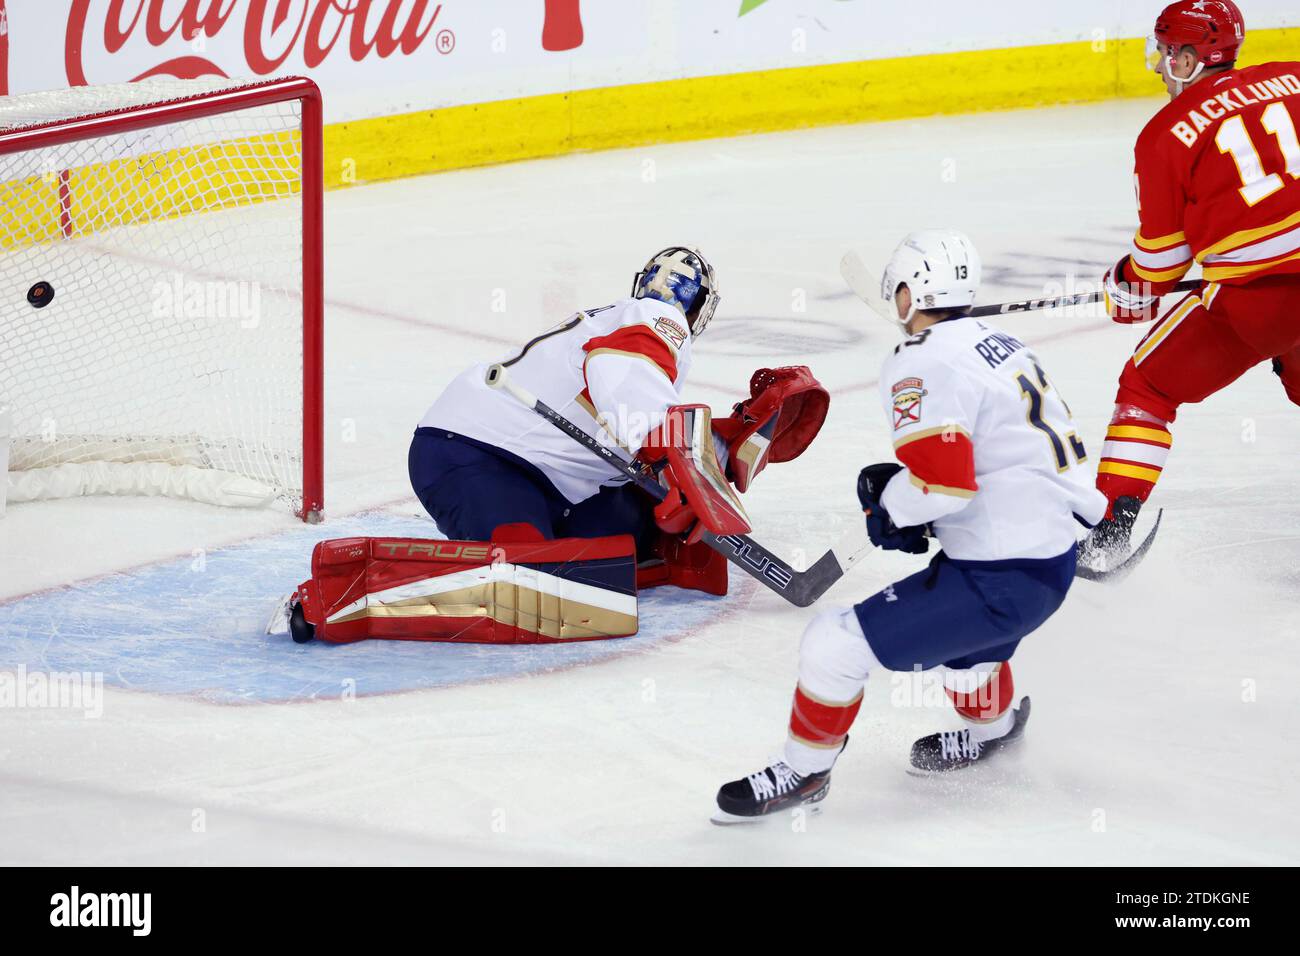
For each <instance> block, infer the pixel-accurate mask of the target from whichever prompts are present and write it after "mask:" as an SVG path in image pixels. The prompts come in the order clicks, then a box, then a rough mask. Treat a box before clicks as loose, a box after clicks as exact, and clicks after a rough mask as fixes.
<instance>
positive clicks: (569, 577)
mask: <svg viewBox="0 0 1300 956" xmlns="http://www.w3.org/2000/svg"><path fill="white" fill-rule="evenodd" d="M311 564H312V576H311V580H309V581H306V582H305V583H303V584H302V585H300V586H299V588H298V600H299V601H300V602H301V603H302V607H303V614H304V616H305V617H306V619H307V621H308V622H309V623H311V624H313V625H315V628H316V636H317V637H318V638H320V639H321V640H325V641H331V642H334V643H348V642H352V641H360V640H365V639H366V638H372V637H375V638H387V639H391V640H408V641H459V642H468V643H483V644H547V643H560V642H567V641H590V640H600V639H602V638H611V637H628V636H631V635H633V634H635V633H636V631H637V596H636V556H635V549H634V545H633V541H632V537H631V536H630V535H618V536H615V537H609V538H585V539H584V538H563V539H559V540H555V541H510V542H506V541H495V542H485V541H429V540H422V539H418V538H341V539H335V540H331V541H322V542H320V543H319V544H317V545H316V548H315V550H314V551H313V552H312V562H311Z"/></svg>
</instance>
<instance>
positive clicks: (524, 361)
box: [420, 298, 691, 504]
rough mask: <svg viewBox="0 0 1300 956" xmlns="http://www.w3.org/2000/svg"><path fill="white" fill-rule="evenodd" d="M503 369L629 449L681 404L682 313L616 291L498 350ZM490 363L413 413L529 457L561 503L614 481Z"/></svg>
mask: <svg viewBox="0 0 1300 956" xmlns="http://www.w3.org/2000/svg"><path fill="white" fill-rule="evenodd" d="M501 361H511V362H512V364H511V365H510V375H511V377H512V378H514V379H515V381H517V382H518V383H519V384H520V385H521V386H523V387H524V388H525V389H527V390H528V391H530V392H532V393H533V394H534V395H536V396H537V397H538V398H539V399H540V400H541V401H543V402H545V403H546V404H547V405H549V406H550V407H551V408H553V409H555V410H556V411H557V412H559V413H560V414H561V415H563V416H564V417H565V418H567V419H569V421H571V422H573V423H574V424H576V425H577V426H578V427H580V428H581V429H583V431H585V432H587V434H589V435H592V436H594V437H595V438H596V439H597V440H598V441H599V442H600V443H601V444H603V445H605V446H606V447H611V448H615V447H616V448H620V449H621V450H622V451H623V452H624V453H626V454H635V453H636V452H637V450H638V449H639V448H640V447H641V444H642V442H643V441H644V440H645V437H646V435H647V434H648V433H649V432H651V431H652V430H653V429H655V428H656V427H658V426H659V425H661V424H663V422H664V419H665V417H666V414H667V411H668V409H669V407H671V406H673V405H677V404H680V402H681V391H682V387H683V385H684V383H685V380H686V374H687V372H688V371H689V369H690V364H691V333H690V328H689V326H688V324H687V321H686V318H685V317H684V316H683V315H682V314H681V312H679V311H677V309H675V308H674V307H673V306H671V305H667V304H665V303H663V302H660V301H658V300H656V299H630V298H629V299H620V300H618V301H617V302H615V303H614V304H613V305H608V306H605V307H603V308H599V309H590V310H588V311H586V312H579V313H578V314H577V315H575V316H573V317H572V318H571V319H569V320H568V321H567V322H565V323H563V324H562V325H560V326H557V327H556V328H554V329H552V330H551V331H549V332H547V333H545V334H543V335H540V336H538V337H537V338H535V339H533V340H532V341H531V342H529V343H528V344H527V345H526V346H525V347H524V348H523V350H522V351H520V352H517V353H515V354H514V355H510V356H504V357H503V358H502V359H501ZM489 364H490V363H486V362H485V363H480V364H478V365H475V366H473V367H472V368H469V369H467V370H466V371H464V372H462V373H461V374H460V375H458V376H457V377H456V378H455V379H454V380H453V381H452V383H451V384H450V385H448V386H447V388H446V389H445V390H444V391H443V393H442V394H441V395H440V396H439V397H438V400H437V401H435V402H434V403H433V406H432V407H431V408H430V409H429V410H428V411H427V412H426V413H425V415H424V418H423V419H422V420H421V421H420V426H421V427H428V428H438V429H444V430H446V431H449V432H455V433H456V434H459V435H464V436H465V437H466V438H472V439H474V440H476V441H480V442H484V443H485V444H488V445H492V446H494V447H496V448H502V449H504V450H506V451H509V452H511V453H513V454H515V455H518V456H519V457H520V458H523V459H525V460H527V461H529V462H531V463H532V464H534V465H536V466H537V467H538V468H539V469H540V470H541V472H542V473H543V474H544V475H546V477H547V478H548V479H550V481H551V483H552V484H553V485H555V488H556V490H557V491H559V492H560V494H562V495H563V496H564V497H565V498H567V499H568V500H569V501H570V502H573V503H575V504H576V503H577V502H579V501H582V500H584V499H586V498H589V497H591V496H592V495H594V494H595V493H596V492H597V491H598V490H599V489H600V486H601V485H602V484H612V483H615V482H621V481H623V480H624V479H622V477H621V476H618V475H617V474H616V473H615V472H614V471H613V469H611V468H610V466H609V465H608V464H606V463H605V462H603V461H601V460H600V459H599V458H597V457H596V456H595V455H593V454H592V453H591V452H590V451H588V450H587V449H586V448H584V447H583V446H581V445H580V444H578V443H577V442H575V441H574V440H573V439H572V438H569V437H568V436H567V435H565V434H564V433H563V432H561V431H560V430H559V429H557V428H555V426H553V425H551V424H550V423H549V422H547V421H545V420H544V419H542V418H540V417H539V416H538V415H537V414H536V413H535V412H533V411H532V410H531V409H528V408H525V407H524V406H523V405H521V404H519V402H517V401H516V400H515V399H513V398H511V397H510V396H509V395H508V394H506V393H505V392H503V391H498V390H495V389H491V388H489V387H488V386H487V385H486V384H485V382H484V376H485V375H486V374H487V369H488V367H489Z"/></svg>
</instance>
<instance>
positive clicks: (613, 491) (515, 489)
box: [407, 428, 655, 554]
mask: <svg viewBox="0 0 1300 956" xmlns="http://www.w3.org/2000/svg"><path fill="white" fill-rule="evenodd" d="M407 467H408V468H409V470H410V475H411V487H412V488H413V489H414V490H415V494H416V496H417V497H418V498H419V499H420V503H421V504H422V505H424V510H425V511H427V512H429V514H430V516H432V518H433V520H434V521H435V522H436V523H437V525H438V530H439V531H441V532H442V533H443V534H445V535H446V536H447V537H448V538H450V539H451V540H453V541H487V540H489V539H491V537H492V532H493V531H494V530H496V528H497V527H499V526H500V525H503V524H516V523H527V524H531V525H532V526H533V527H534V528H536V529H537V530H538V531H540V532H541V533H542V535H543V537H546V538H603V537H606V536H608V535H615V534H630V535H633V536H635V537H636V539H637V551H638V552H639V553H643V554H644V553H648V550H649V546H650V543H651V542H652V540H653V537H654V532H655V526H654V516H653V514H652V513H651V509H652V508H653V506H654V502H652V501H651V500H650V499H649V498H648V497H647V496H646V495H644V494H643V493H641V492H640V491H638V490H637V489H636V488H635V487H634V486H632V485H619V486H616V487H609V488H602V489H600V491H599V492H597V493H596V494H594V495H592V496H591V497H590V498H587V499H586V500H584V501H581V502H579V503H578V504H572V503H570V502H569V501H568V500H567V499H566V498H565V497H564V496H563V495H561V494H560V493H559V492H558V491H557V490H556V489H555V486H554V485H553V484H551V482H550V479H548V478H547V477H546V476H545V475H544V474H542V472H541V471H540V470H539V469H538V468H537V467H535V466H534V465H532V464H530V463H529V462H527V461H525V460H524V459H522V458H520V457H519V456H518V455H514V454H511V453H510V452H508V451H505V450H504V449H501V448H496V447H494V446H492V445H488V444H485V443H483V442H479V441H475V440H474V439H472V438H466V437H465V436H463V435H457V434H455V433H454V432H448V431H443V430H441V429H433V428H417V429H416V431H415V437H414V438H413V439H412V440H411V451H410V454H409V455H408V458H407Z"/></svg>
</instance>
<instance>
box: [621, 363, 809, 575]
mask: <svg viewBox="0 0 1300 956" xmlns="http://www.w3.org/2000/svg"><path fill="white" fill-rule="evenodd" d="M749 392H750V394H749V398H747V399H745V400H744V401H741V402H738V403H737V404H736V405H735V407H734V408H733V409H732V413H731V415H730V416H728V417H727V418H724V419H721V420H719V421H713V420H712V415H711V412H710V410H709V408H708V406H706V405H677V406H674V407H673V408H670V409H669V410H668V416H667V418H666V419H665V421H664V424H663V425H661V426H660V427H659V428H657V429H655V430H654V431H653V432H651V433H650V435H649V436H647V438H646V441H645V444H644V445H642V447H641V451H640V453H639V454H638V456H637V459H638V461H640V462H641V463H643V464H644V465H645V466H646V467H648V468H649V469H650V470H651V471H652V472H653V473H654V474H656V475H657V476H658V478H659V482H660V484H662V485H663V486H664V488H665V489H666V490H667V492H668V494H667V495H666V496H665V498H664V500H663V501H661V502H660V503H659V504H658V505H656V506H655V508H654V518H655V523H656V525H657V526H658V528H659V530H660V532H661V535H660V538H659V541H658V545H657V549H656V550H657V551H658V552H659V554H660V555H661V556H662V558H663V564H662V565H654V564H652V565H649V566H643V567H642V569H641V576H640V579H639V580H640V583H641V586H642V587H652V586H654V585H657V584H675V585H677V586H678V587H685V588H692V589H695V590H699V591H704V592H706V593H710V594H726V593H727V561H726V558H725V557H723V556H722V555H721V554H720V553H719V552H718V551H716V550H714V549H713V548H711V547H709V546H708V545H706V544H702V543H700V539H701V537H702V536H703V534H704V532H705V531H709V532H712V533H713V534H715V535H719V536H724V537H725V536H727V535H737V534H746V533H748V532H749V531H750V530H751V528H750V525H749V519H748V517H747V516H746V515H745V509H744V506H743V505H742V504H741V503H740V499H739V498H738V497H737V494H736V492H744V491H747V490H748V489H749V486H750V484H751V483H752V482H753V481H754V479H755V478H756V477H757V476H758V474H759V473H760V472H761V471H762V470H763V469H764V468H766V467H767V465H768V464H769V463H771V462H776V463H780V462H787V461H792V460H794V459H795V458H798V457H799V456H800V455H802V454H803V453H804V451H805V450H807V448H808V446H809V445H810V444H812V441H813V439H814V438H816V437H817V433H818V432H819V431H820V430H821V427H822V423H823V422H824V421H825V420H826V413H827V411H828V409H829V408H830V396H829V394H828V393H827V391H826V389H825V388H823V387H822V385H821V383H820V382H818V381H817V379H815V378H814V377H813V375H812V372H811V370H809V369H808V367H807V366H803V365H799V366H791V367H787V368H777V369H770V368H763V369H759V370H758V371H756V372H755V373H754V374H753V376H752V377H751V378H750V382H749Z"/></svg>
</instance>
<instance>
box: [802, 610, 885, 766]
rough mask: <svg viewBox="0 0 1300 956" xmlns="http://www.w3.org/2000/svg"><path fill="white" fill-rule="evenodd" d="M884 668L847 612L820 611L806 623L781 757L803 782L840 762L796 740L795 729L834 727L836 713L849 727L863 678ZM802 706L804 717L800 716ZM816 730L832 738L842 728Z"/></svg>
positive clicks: (833, 752)
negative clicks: (802, 725)
mask: <svg viewBox="0 0 1300 956" xmlns="http://www.w3.org/2000/svg"><path fill="white" fill-rule="evenodd" d="M883 668H884V665H883V664H881V663H880V661H879V660H878V659H877V658H876V655H875V653H874V652H873V651H872V650H871V645H870V644H868V643H867V638H866V635H865V634H863V633H862V626H861V625H860V624H859V623H858V616H857V615H856V614H855V613H854V612H853V609H852V608H833V609H831V610H827V611H823V612H822V613H820V614H818V615H817V616H816V617H815V618H813V619H812V621H811V622H809V624H808V627H807V628H805V630H804V632H803V640H802V641H801V642H800V645H799V686H798V687H797V688H796V690H795V714H794V715H793V716H792V723H791V735H790V737H789V738H788V739H787V740H786V744H785V752H784V758H785V762H786V763H787V764H789V765H790V767H791V768H793V769H794V770H795V772H796V773H799V774H802V775H805V776H806V775H807V774H810V773H820V772H821V771H823V770H829V769H830V768H831V766H832V765H833V764H834V763H835V758H836V757H837V756H839V747H838V746H836V747H826V746H814V745H812V744H810V743H808V742H806V740H804V739H801V738H800V737H799V736H798V733H797V730H796V727H795V724H796V723H799V722H800V721H801V720H802V721H804V722H813V723H815V722H818V721H820V722H826V723H829V724H835V723H836V720H837V718H836V717H835V713H836V712H837V711H839V712H842V713H843V714H844V717H845V718H846V719H847V722H851V721H852V719H853V717H854V716H856V714H857V708H858V706H859V705H860V703H861V701H862V692H863V688H864V687H865V685H866V681H867V677H868V675H870V674H871V672H872V671H876V670H881V669H883ZM801 704H802V705H803V710H804V711H805V712H804V713H801V712H800V711H801ZM813 729H818V728H813ZM820 729H822V730H824V731H827V732H829V733H837V732H838V731H839V730H840V729H841V728H840V727H838V726H834V727H829V726H827V727H822V728H820ZM843 729H845V730H847V727H845V728H843Z"/></svg>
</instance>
